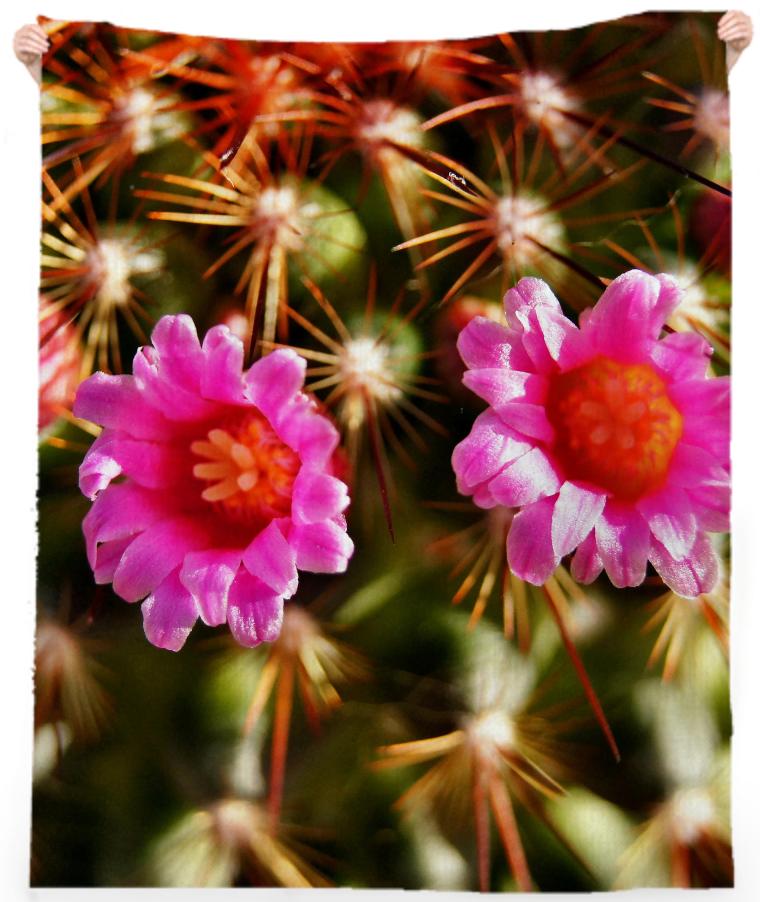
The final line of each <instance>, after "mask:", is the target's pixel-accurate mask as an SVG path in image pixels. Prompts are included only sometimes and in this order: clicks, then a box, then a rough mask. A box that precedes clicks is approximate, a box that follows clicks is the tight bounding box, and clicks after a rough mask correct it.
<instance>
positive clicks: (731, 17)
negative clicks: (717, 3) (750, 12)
mask: <svg viewBox="0 0 760 902" xmlns="http://www.w3.org/2000/svg"><path fill="white" fill-rule="evenodd" d="M736 17H737V13H736V10H729V11H728V12H727V13H724V15H722V16H721V18H720V21H719V22H718V27H720V26H721V25H728V23H729V22H734V21H736Z"/></svg>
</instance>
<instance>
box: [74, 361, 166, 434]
mask: <svg viewBox="0 0 760 902" xmlns="http://www.w3.org/2000/svg"><path fill="white" fill-rule="evenodd" d="M74 416H77V417H80V418H81V419H83V420H90V422H92V423H97V424H98V425H99V426H105V427H107V428H110V429H117V430H119V431H121V432H125V433H127V434H128V435H131V436H133V437H134V438H141V439H164V438H167V437H168V436H171V435H172V433H173V431H174V428H175V427H173V426H172V425H171V424H170V423H169V421H168V420H167V419H166V418H165V417H164V416H163V415H162V414H161V413H159V411H158V410H156V409H155V408H153V407H151V406H150V405H149V404H148V403H146V401H145V398H144V397H143V394H142V392H141V391H140V389H139V388H138V386H137V382H136V380H135V378H134V376H109V375H106V373H94V374H93V375H92V376H90V377H89V378H88V379H85V381H84V382H82V384H81V385H80V386H79V388H78V389H77V396H76V400H75V401H74Z"/></svg>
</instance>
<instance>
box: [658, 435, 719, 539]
mask: <svg viewBox="0 0 760 902" xmlns="http://www.w3.org/2000/svg"><path fill="white" fill-rule="evenodd" d="M668 483H669V484H670V485H672V486H678V487H680V488H682V489H685V491H686V494H687V496H688V506H689V509H690V510H691V511H693V513H694V514H695V516H696V517H697V521H698V523H699V525H700V528H701V529H704V530H707V531H708V532H725V531H727V530H728V529H729V528H730V510H731V483H730V478H729V475H728V473H727V472H726V470H724V469H723V467H721V466H719V465H718V463H717V462H716V460H715V458H714V457H713V456H712V454H710V453H709V452H708V451H705V450H704V449H703V448H698V447H696V446H694V445H687V444H686V443H685V442H683V441H681V442H679V444H678V447H677V448H676V450H675V452H674V454H673V458H672V460H671V462H670V470H669V472H668Z"/></svg>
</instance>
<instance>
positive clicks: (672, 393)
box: [668, 376, 731, 429]
mask: <svg viewBox="0 0 760 902" xmlns="http://www.w3.org/2000/svg"><path fill="white" fill-rule="evenodd" d="M668 395H669V397H670V400H671V401H672V402H673V403H674V404H675V405H676V407H678V409H679V410H680V411H681V413H682V414H684V416H693V417H694V419H695V420H696V421H699V420H700V419H704V418H705V417H717V418H718V419H719V421H720V422H721V423H725V426H726V429H728V423H729V419H730V416H731V378H730V377H729V376H717V377H714V378H712V379H689V380H687V381H685V382H677V383H675V384H674V385H671V386H670V387H669V388H668Z"/></svg>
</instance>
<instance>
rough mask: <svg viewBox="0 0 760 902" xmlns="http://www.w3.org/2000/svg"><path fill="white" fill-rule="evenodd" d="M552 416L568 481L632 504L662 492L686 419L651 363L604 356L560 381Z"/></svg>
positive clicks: (550, 402)
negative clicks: (588, 486)
mask: <svg viewBox="0 0 760 902" xmlns="http://www.w3.org/2000/svg"><path fill="white" fill-rule="evenodd" d="M546 412H547V416H548V418H549V421H550V422H551V424H552V426H553V427H554V429H555V431H556V439H555V446H554V452H555V454H556V455H557V457H558V458H559V460H560V462H561V464H562V466H563V467H564V471H565V475H566V476H567V478H569V479H576V480H582V481H585V482H590V483H592V484H594V485H597V486H599V487H600V488H602V489H604V490H605V491H607V492H610V493H611V494H612V495H613V496H614V497H618V498H622V499H625V500H627V501H633V500H635V499H637V498H640V497H641V496H642V495H645V494H647V493H648V492H650V491H652V490H653V489H656V488H657V487H659V486H660V485H661V484H662V483H663V482H664V480H665V476H666V475H667V471H668V466H669V465H670V459H671V457H672V456H673V451H674V450H675V447H676V445H677V444H678V440H679V438H680V437H681V431H682V419H681V414H680V413H679V412H678V410H676V408H675V407H674V406H673V403H672V402H671V400H670V398H668V395H667V392H666V386H665V383H664V382H663V381H662V379H661V378H660V377H659V376H658V375H657V373H656V372H655V371H654V370H653V369H652V368H651V367H650V366H648V365H647V364H627V363H618V362H617V361H615V360H610V359H609V358H607V357H597V358H596V359H595V360H592V361H591V362H589V363H586V364H584V365H583V366H580V367H578V368H577V369H574V370H571V371H570V372H567V373H560V374H558V375H556V376H554V377H553V379H552V383H551V385H550V388H549V395H548V398H547V405H546Z"/></svg>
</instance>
